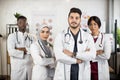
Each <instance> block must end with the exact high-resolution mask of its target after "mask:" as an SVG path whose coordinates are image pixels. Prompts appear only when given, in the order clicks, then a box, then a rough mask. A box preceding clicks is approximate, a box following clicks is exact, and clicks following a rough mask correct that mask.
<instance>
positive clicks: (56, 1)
mask: <svg viewBox="0 0 120 80" xmlns="http://www.w3.org/2000/svg"><path fill="white" fill-rule="evenodd" d="M107 1H108V0H0V31H1V34H2V35H3V36H4V38H3V39H2V45H1V47H2V51H1V53H2V61H4V62H3V63H2V70H3V74H7V59H6V24H14V23H16V18H15V17H14V14H15V13H16V12H18V13H20V14H22V15H24V16H26V17H27V18H28V23H29V25H30V29H32V28H33V27H34V24H32V22H33V20H34V19H33V17H32V14H33V13H35V12H37V11H38V13H45V12H49V11H51V12H52V13H54V14H55V20H54V21H55V24H54V29H53V34H54V37H55V36H56V34H57V33H58V32H60V31H61V30H63V29H64V28H65V27H68V23H67V16H68V12H69V10H70V8H71V7H78V8H80V9H81V10H82V12H84V13H87V15H90V16H92V15H96V16H99V17H100V19H101V20H102V21H106V20H107ZM51 12H50V14H51ZM47 14H49V13H47Z"/></svg>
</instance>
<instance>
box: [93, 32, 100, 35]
mask: <svg viewBox="0 0 120 80" xmlns="http://www.w3.org/2000/svg"><path fill="white" fill-rule="evenodd" d="M99 33H100V32H99V31H98V32H94V33H92V36H98V35H99Z"/></svg>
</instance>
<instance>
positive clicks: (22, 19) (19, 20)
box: [18, 18, 26, 21]
mask: <svg viewBox="0 0 120 80" xmlns="http://www.w3.org/2000/svg"><path fill="white" fill-rule="evenodd" d="M18 21H26V19H23V18H22V19H18Z"/></svg>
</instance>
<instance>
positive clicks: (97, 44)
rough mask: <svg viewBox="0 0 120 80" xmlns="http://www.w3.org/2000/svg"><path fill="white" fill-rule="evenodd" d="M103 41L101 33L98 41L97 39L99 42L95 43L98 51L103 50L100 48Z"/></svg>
mask: <svg viewBox="0 0 120 80" xmlns="http://www.w3.org/2000/svg"><path fill="white" fill-rule="evenodd" d="M101 39H102V35H101V33H99V36H98V39H97V41H96V43H95V46H96V50H99V49H101V48H100V46H99V45H100V44H101Z"/></svg>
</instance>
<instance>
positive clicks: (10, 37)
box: [8, 32, 16, 39]
mask: <svg viewBox="0 0 120 80" xmlns="http://www.w3.org/2000/svg"><path fill="white" fill-rule="evenodd" d="M15 37H16V32H14V33H11V34H9V36H8V39H14V38H15Z"/></svg>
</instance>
